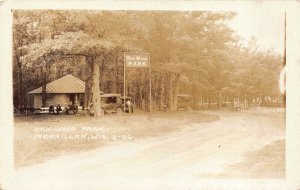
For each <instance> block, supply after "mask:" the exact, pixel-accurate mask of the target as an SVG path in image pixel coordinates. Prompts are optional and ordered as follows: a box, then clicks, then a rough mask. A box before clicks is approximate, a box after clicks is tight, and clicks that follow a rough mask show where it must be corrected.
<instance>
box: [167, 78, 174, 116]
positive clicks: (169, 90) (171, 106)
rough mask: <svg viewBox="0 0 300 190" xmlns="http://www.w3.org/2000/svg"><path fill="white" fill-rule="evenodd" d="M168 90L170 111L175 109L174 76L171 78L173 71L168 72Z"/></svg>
mask: <svg viewBox="0 0 300 190" xmlns="http://www.w3.org/2000/svg"><path fill="white" fill-rule="evenodd" d="M167 92H168V108H169V111H174V104H173V103H174V99H173V83H172V78H171V73H170V72H169V74H168V87H167Z"/></svg>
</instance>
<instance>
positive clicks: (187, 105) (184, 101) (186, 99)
mask: <svg viewBox="0 0 300 190" xmlns="http://www.w3.org/2000/svg"><path fill="white" fill-rule="evenodd" d="M177 100H178V101H177V110H178V111H181V110H183V111H188V110H191V109H192V107H191V104H192V96H191V95H189V94H178V95H177Z"/></svg>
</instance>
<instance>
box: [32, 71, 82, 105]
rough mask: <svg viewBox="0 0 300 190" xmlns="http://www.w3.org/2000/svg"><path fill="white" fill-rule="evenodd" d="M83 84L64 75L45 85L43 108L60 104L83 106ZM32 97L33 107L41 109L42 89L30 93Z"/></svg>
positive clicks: (72, 77)
mask: <svg viewBox="0 0 300 190" xmlns="http://www.w3.org/2000/svg"><path fill="white" fill-rule="evenodd" d="M84 92H85V82H84V81H82V80H80V79H78V78H76V77H74V76H72V75H66V76H64V77H62V78H59V79H57V80H55V81H52V82H50V83H48V84H47V85H46V102H45V104H46V105H45V106H46V107H49V106H51V105H57V104H60V105H61V106H64V105H74V104H77V105H79V106H82V105H83V104H84ZM29 94H30V95H33V107H34V108H41V107H42V87H39V88H37V89H35V90H33V91H31V92H29Z"/></svg>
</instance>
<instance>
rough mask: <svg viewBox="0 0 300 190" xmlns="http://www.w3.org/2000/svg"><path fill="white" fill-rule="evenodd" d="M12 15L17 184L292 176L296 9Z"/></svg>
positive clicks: (187, 183)
mask: <svg viewBox="0 0 300 190" xmlns="http://www.w3.org/2000/svg"><path fill="white" fill-rule="evenodd" d="M11 14H12V26H11V28H12V44H11V48H12V50H11V52H12V55H11V59H12V66H11V67H12V70H11V72H12V73H11V76H12V83H11V84H12V86H11V88H12V97H11V98H12V104H13V105H11V106H12V109H9V110H11V111H12V113H11V114H12V118H13V140H12V142H13V151H12V152H13V158H12V160H13V167H14V168H13V169H14V188H15V189H45V190H46V189H51V190H53V189H55V190H56V189H58V190H60V189H61V190H68V189H70V190H71V189H72V190H73V189H78V190H90V189H91V190H92V189H199V186H197V185H195V184H197V183H199V182H200V181H201V180H265V179H266V180H285V179H286V175H287V174H286V139H287V138H286V112H287V111H286V101H287V98H286V63H287V61H286V60H287V52H286V49H287V48H286V47H287V30H286V28H287V27H286V26H287V15H288V13H287V12H286V11H282V10H281V11H271V10H268V9H266V10H251V11H249V10H247V11H237V10H228V11H212V10H142V9H141V10H101V9H99V10H98V9H97V10H93V9H11ZM0 184H1V183H0ZM0 187H1V186H0ZM0 189H2V188H0Z"/></svg>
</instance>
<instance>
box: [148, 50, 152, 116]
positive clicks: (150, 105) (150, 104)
mask: <svg viewBox="0 0 300 190" xmlns="http://www.w3.org/2000/svg"><path fill="white" fill-rule="evenodd" d="M148 58H149V78H150V79H149V87H150V89H149V111H150V112H151V111H152V109H151V107H152V103H151V100H152V98H151V68H150V53H148Z"/></svg>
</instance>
